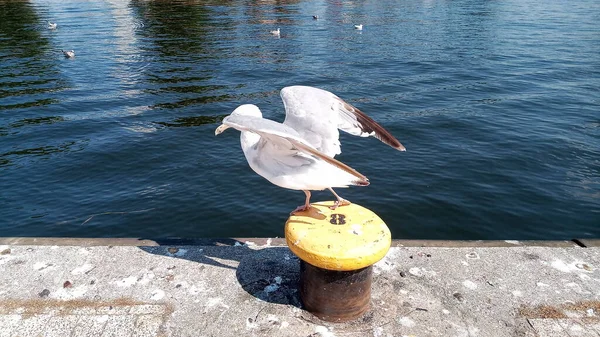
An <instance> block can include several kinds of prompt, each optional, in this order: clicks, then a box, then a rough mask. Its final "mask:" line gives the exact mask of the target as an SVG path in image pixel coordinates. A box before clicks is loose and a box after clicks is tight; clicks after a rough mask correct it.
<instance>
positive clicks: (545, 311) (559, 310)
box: [519, 301, 600, 321]
mask: <svg viewBox="0 0 600 337" xmlns="http://www.w3.org/2000/svg"><path fill="white" fill-rule="evenodd" d="M589 309H594V311H595V312H600V301H579V302H576V303H563V304H559V305H538V306H525V305H523V306H521V307H520V308H519V315H521V316H523V317H526V318H569V316H568V315H567V314H565V311H569V312H572V313H577V314H579V316H580V318H586V319H591V320H596V321H597V320H599V318H598V317H587V310H589Z"/></svg>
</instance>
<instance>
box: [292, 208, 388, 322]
mask: <svg viewBox="0 0 600 337" xmlns="http://www.w3.org/2000/svg"><path fill="white" fill-rule="evenodd" d="M332 205H333V202H331V201H327V202H320V203H315V204H312V207H311V209H309V210H308V211H305V212H297V213H296V214H294V215H292V216H290V218H289V219H288V221H287V222H286V224H285V239H286V241H287V245H288V247H289V248H290V250H291V251H292V252H293V253H294V254H296V256H298V257H299V258H300V260H301V266H300V298H301V300H302V303H303V305H304V307H305V309H306V310H308V311H309V312H311V313H312V314H314V315H315V316H317V317H319V318H321V319H323V320H326V321H333V322H343V321H349V320H353V319H356V318H358V317H360V316H361V315H362V314H364V313H365V312H366V311H367V310H368V309H369V304H370V300H371V280H372V274H373V264H375V263H376V262H377V261H379V260H381V259H382V258H383V257H384V256H385V254H386V253H387V252H388V250H389V249H390V246H391V243H392V236H391V234H390V230H389V229H388V227H387V226H386V224H385V223H384V222H383V220H381V219H380V218H379V217H378V216H377V215H376V214H375V213H373V212H371V211H370V210H368V209H366V208H364V207H362V206H359V205H356V204H350V205H347V206H341V207H338V208H337V209H335V210H331V209H330V208H329V206H332Z"/></svg>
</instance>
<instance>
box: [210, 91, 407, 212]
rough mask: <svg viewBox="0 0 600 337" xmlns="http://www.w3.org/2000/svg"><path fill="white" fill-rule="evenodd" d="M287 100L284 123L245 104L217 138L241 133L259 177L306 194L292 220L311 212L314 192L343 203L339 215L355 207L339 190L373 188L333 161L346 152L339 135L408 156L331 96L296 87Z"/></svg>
mask: <svg viewBox="0 0 600 337" xmlns="http://www.w3.org/2000/svg"><path fill="white" fill-rule="evenodd" d="M281 98H282V100H283V105H284V107H285V114H286V116H285V121H284V122H283V123H278V122H275V121H272V120H269V119H265V118H263V117H262V113H261V111H260V109H259V108H258V107H257V106H256V105H253V104H244V105H240V106H239V107H237V108H236V109H235V110H234V111H233V112H232V113H231V114H230V115H229V116H227V117H225V118H224V119H223V124H222V125H221V126H219V127H218V128H217V129H216V130H215V135H219V134H220V133H221V132H223V131H225V130H226V129H228V128H234V129H237V130H239V131H241V136H240V142H241V146H242V151H243V152H244V155H245V156H246V160H247V161H248V164H249V165H250V168H252V170H254V172H256V173H258V174H259V175H261V176H262V177H264V178H265V179H267V180H268V181H270V182H271V183H273V184H275V185H277V186H279V187H283V188H287V189H292V190H301V191H303V192H304V194H305V195H306V200H305V203H304V205H301V206H298V208H296V209H295V210H294V211H293V212H292V214H293V213H295V212H302V211H307V210H308V209H310V207H311V205H310V196H311V194H310V191H311V190H319V191H320V190H324V189H329V190H330V191H331V193H333V195H334V196H335V197H336V199H337V201H335V203H334V205H333V206H331V208H332V209H335V208H337V207H339V206H344V205H349V204H350V202H349V201H348V200H345V199H342V198H341V197H340V196H339V195H337V194H336V193H335V192H334V191H333V187H348V186H350V185H354V186H367V185H369V179H367V177H365V176H364V175H362V174H360V173H358V172H357V171H356V170H354V169H353V168H351V167H349V166H348V165H346V164H344V163H342V162H340V161H338V160H336V159H334V158H333V157H334V156H335V155H337V154H340V153H341V152H342V151H341V147H340V141H339V130H342V131H345V132H347V133H349V134H351V135H355V136H360V137H368V136H373V137H375V138H377V139H379V140H380V141H382V142H383V143H385V144H388V145H389V146H391V147H393V148H395V149H396V150H399V151H406V149H405V148H404V146H403V145H402V144H400V142H399V141H398V140H397V139H396V138H394V136H392V135H391V134H390V133H389V132H388V131H386V130H385V129H384V128H383V127H382V126H381V125H379V124H377V123H376V122H375V121H374V120H373V119H371V118H370V117H369V116H367V115H365V114H364V113H363V112H362V111H360V110H358V109H357V108H355V107H353V106H352V105H350V104H348V103H346V102H344V101H343V100H342V99H341V98H339V97H337V96H336V95H334V94H332V93H331V92H329V91H325V90H322V89H318V88H313V87H308V86H291V87H285V88H283V89H281Z"/></svg>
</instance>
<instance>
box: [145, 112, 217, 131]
mask: <svg viewBox="0 0 600 337" xmlns="http://www.w3.org/2000/svg"><path fill="white" fill-rule="evenodd" d="M226 116H227V115H226V114H225V115H217V116H195V117H183V118H177V119H175V120H174V121H173V122H155V123H156V124H160V125H163V126H168V127H176V128H177V127H189V126H200V125H205V124H215V123H220V122H221V121H222V120H223V118H225V117H226Z"/></svg>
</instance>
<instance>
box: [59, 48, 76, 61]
mask: <svg viewBox="0 0 600 337" xmlns="http://www.w3.org/2000/svg"><path fill="white" fill-rule="evenodd" d="M62 53H63V55H65V57H66V58H68V59H72V58H74V57H75V51H73V50H63V51H62Z"/></svg>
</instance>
